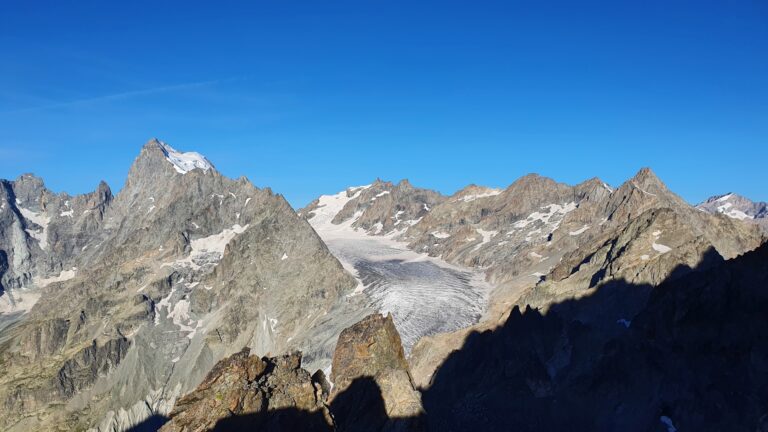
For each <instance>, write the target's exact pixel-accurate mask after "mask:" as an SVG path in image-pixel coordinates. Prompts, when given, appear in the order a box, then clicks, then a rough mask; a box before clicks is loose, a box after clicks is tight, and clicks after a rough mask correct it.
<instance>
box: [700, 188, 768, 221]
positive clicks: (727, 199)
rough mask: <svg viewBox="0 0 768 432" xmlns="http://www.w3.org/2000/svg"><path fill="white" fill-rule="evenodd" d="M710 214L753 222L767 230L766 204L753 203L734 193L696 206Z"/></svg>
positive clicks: (767, 206) (767, 213)
mask: <svg viewBox="0 0 768 432" xmlns="http://www.w3.org/2000/svg"><path fill="white" fill-rule="evenodd" d="M696 208H697V209H699V210H702V211H705V212H707V213H712V214H723V215H725V216H727V217H729V218H732V219H738V220H743V221H753V222H755V223H758V224H760V225H762V226H763V227H765V228H768V203H765V202H754V201H751V200H750V199H748V198H745V197H743V196H741V195H738V194H735V193H727V194H724V195H716V196H713V197H711V198H709V199H707V200H706V201H704V202H703V203H700V204H698V205H697V206H696Z"/></svg>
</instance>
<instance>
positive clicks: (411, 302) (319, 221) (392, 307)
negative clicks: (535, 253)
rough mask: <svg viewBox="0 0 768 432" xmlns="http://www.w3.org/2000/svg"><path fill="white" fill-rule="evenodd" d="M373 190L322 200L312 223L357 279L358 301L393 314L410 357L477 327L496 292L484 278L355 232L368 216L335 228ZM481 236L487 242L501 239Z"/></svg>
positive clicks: (402, 245) (489, 234) (356, 190)
mask: <svg viewBox="0 0 768 432" xmlns="http://www.w3.org/2000/svg"><path fill="white" fill-rule="evenodd" d="M367 187H369V186H361V187H357V188H350V189H348V190H346V191H343V192H340V193H338V194H336V195H323V196H321V197H320V198H319V200H318V201H319V202H318V205H317V207H316V208H315V209H314V210H312V212H311V213H312V216H311V217H309V218H308V221H309V223H310V224H311V225H312V227H313V228H314V229H315V231H317V233H318V235H320V237H321V238H322V239H323V241H324V242H325V243H326V245H327V246H328V249H330V251H331V253H333V255H334V256H335V257H336V258H337V259H338V260H339V261H340V262H341V264H342V266H344V268H345V269H346V270H347V271H349V272H350V273H351V274H353V275H354V276H355V277H356V278H357V280H358V282H359V285H358V287H357V289H356V290H355V291H354V292H353V293H352V295H362V296H364V298H365V299H366V300H367V301H366V303H367V306H368V307H370V308H371V309H373V310H375V311H377V312H380V313H384V314H386V313H389V312H391V313H392V315H393V317H394V320H395V326H396V327H397V330H398V331H399V332H400V337H401V338H402V342H403V348H404V349H405V352H406V354H409V353H410V351H411V348H413V346H414V344H416V342H417V341H418V340H419V339H421V338H422V337H424V336H427V335H432V334H436V333H447V332H451V331H455V330H458V329H462V328H466V327H469V326H471V325H472V324H475V323H477V322H478V321H479V320H480V318H481V316H482V315H483V313H485V311H486V308H487V301H488V294H489V293H490V291H491V287H490V285H489V284H488V283H487V282H485V276H484V274H483V273H481V272H477V271H474V270H472V269H467V268H462V267H459V266H455V265H451V264H448V263H447V262H445V261H443V260H442V259H440V258H435V257H430V256H428V255H426V254H419V253H417V252H414V251H412V250H410V249H408V248H407V245H406V244H405V243H403V242H399V241H397V240H394V239H393V238H392V235H390V236H371V235H368V234H367V233H366V232H365V231H364V230H358V229H356V228H353V227H352V224H353V223H354V222H355V221H356V220H357V219H358V218H359V217H360V216H361V215H362V211H358V212H357V213H355V214H354V215H352V216H351V217H350V218H349V219H347V220H345V221H344V222H341V223H339V224H333V223H331V221H332V220H333V219H334V218H335V217H336V215H337V214H338V213H339V212H340V211H341V210H342V209H343V208H344V206H345V205H346V204H347V203H348V202H349V201H351V200H353V199H355V198H356V197H358V196H359V195H360V192H361V191H362V190H363V189H365V188H367ZM384 195H386V194H379V196H384ZM379 224H380V223H379ZM378 229H380V226H379V227H378ZM479 233H480V235H482V236H483V240H484V241H488V240H490V238H491V237H492V236H493V235H495V234H497V233H496V232H495V231H483V230H480V231H479ZM443 234H444V233H438V234H437V236H440V235H443ZM445 235H446V236H447V234H445Z"/></svg>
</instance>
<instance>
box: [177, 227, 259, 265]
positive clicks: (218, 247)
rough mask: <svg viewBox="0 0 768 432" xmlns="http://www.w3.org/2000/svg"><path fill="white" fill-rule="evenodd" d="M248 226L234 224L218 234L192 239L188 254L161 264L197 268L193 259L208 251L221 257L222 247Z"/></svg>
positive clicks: (222, 253)
mask: <svg viewBox="0 0 768 432" xmlns="http://www.w3.org/2000/svg"><path fill="white" fill-rule="evenodd" d="M248 226H249V225H246V226H240V225H239V224H234V225H232V228H229V229H225V230H224V231H222V232H220V233H218V234H214V235H211V236H208V237H203V238H199V239H196V240H192V241H191V242H190V248H191V249H192V251H191V252H190V253H189V256H187V257H186V258H183V259H180V260H176V261H175V262H173V263H165V264H163V266H167V265H186V266H189V267H192V268H193V269H197V268H199V267H200V266H198V265H197V264H195V262H194V259H195V258H198V257H200V256H202V255H204V254H208V253H216V254H218V255H219V259H221V256H223V255H224V249H225V248H226V247H227V244H228V243H229V242H230V241H232V239H233V238H235V237H236V236H237V235H238V234H242V233H243V232H245V230H247V229H248Z"/></svg>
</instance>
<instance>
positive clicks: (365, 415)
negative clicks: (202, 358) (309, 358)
mask: <svg viewBox="0 0 768 432" xmlns="http://www.w3.org/2000/svg"><path fill="white" fill-rule="evenodd" d="M333 368H334V373H333V377H334V379H335V381H336V382H335V386H334V388H333V391H332V392H331V394H330V395H329V389H330V385H329V383H328V382H327V381H326V379H325V375H324V374H323V372H322V371H317V372H316V373H315V374H314V375H311V376H310V374H309V372H307V371H306V370H304V369H302V368H301V354H299V353H293V354H289V355H285V356H282V357H275V358H266V357H265V358H259V357H257V356H250V355H249V351H248V350H247V349H245V350H243V351H241V352H239V353H237V354H234V355H232V356H231V357H229V358H227V359H224V360H222V361H220V362H219V363H218V364H217V365H216V366H215V367H214V368H213V370H212V371H211V372H210V373H209V374H208V376H207V377H206V379H205V380H204V381H203V383H202V384H200V386H198V387H197V389H195V390H194V391H193V392H191V393H189V394H188V395H186V396H184V397H182V398H181V399H180V400H179V401H178V403H177V404H176V407H175V408H174V409H173V412H172V413H171V420H170V421H169V422H168V423H167V424H166V425H165V426H163V428H162V429H161V431H162V432H203V431H215V430H216V431H218V430H221V431H225V430H226V431H240V430H242V431H245V430H249V431H250V430H270V431H276V430H277V431H293V430H302V431H331V430H339V431H363V430H364V431H419V430H423V425H422V415H423V409H422V407H421V395H420V394H419V392H417V391H416V390H415V389H414V388H413V384H412V383H411V379H410V374H409V371H408V363H407V362H406V360H405V356H404V355H403V348H402V345H401V343H400V335H399V334H398V333H397V330H396V329H395V326H394V323H393V321H392V316H391V315H389V316H387V317H383V316H381V315H378V314H374V315H370V316H368V317H367V318H365V319H363V320H362V321H360V322H359V323H357V324H355V325H354V326H352V327H350V328H347V329H345V330H344V331H343V332H342V334H341V336H340V337H339V342H338V345H337V349H336V353H335V354H334V363H333Z"/></svg>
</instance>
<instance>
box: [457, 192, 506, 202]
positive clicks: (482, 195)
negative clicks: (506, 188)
mask: <svg viewBox="0 0 768 432" xmlns="http://www.w3.org/2000/svg"><path fill="white" fill-rule="evenodd" d="M500 193H501V190H499V189H489V190H488V191H487V192H483V193H479V194H472V195H465V196H463V197H461V198H459V199H458V200H457V201H464V202H465V203H468V202H472V201H474V200H476V199H479V198H487V197H492V196H496V195H498V194H500Z"/></svg>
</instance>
